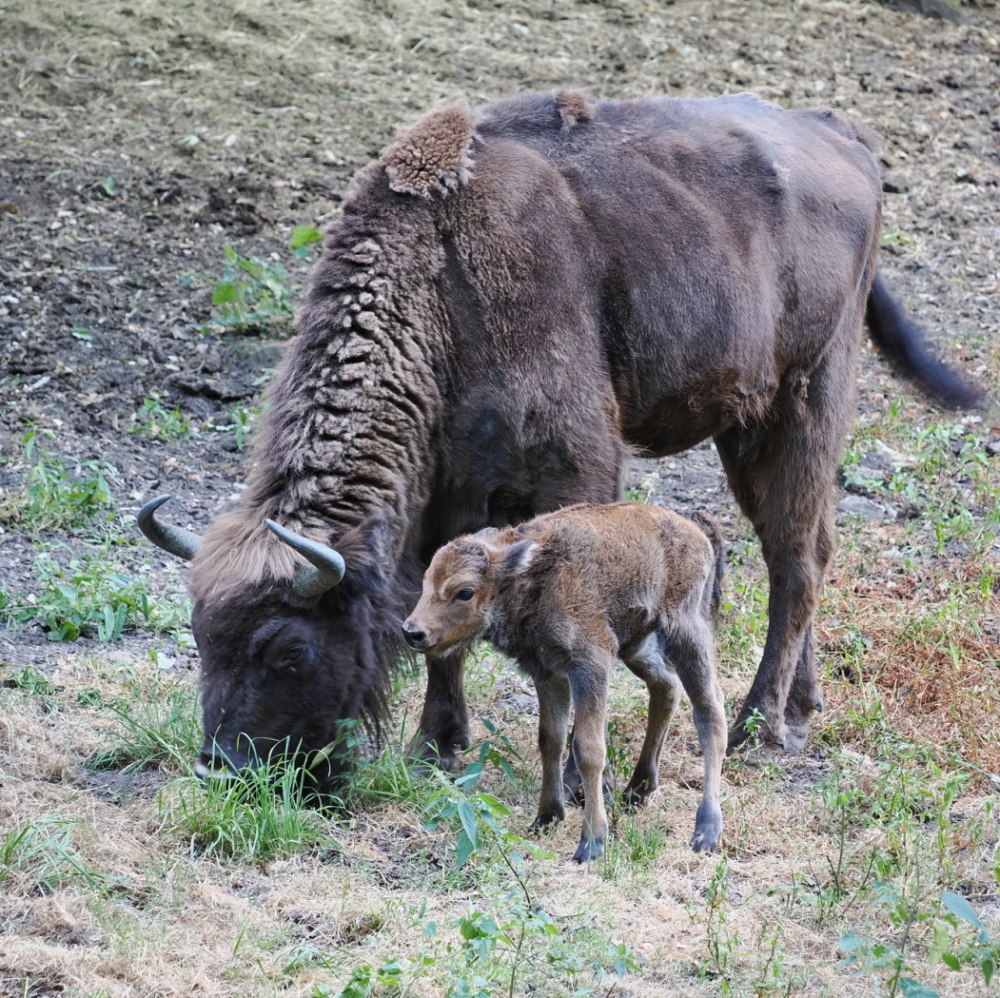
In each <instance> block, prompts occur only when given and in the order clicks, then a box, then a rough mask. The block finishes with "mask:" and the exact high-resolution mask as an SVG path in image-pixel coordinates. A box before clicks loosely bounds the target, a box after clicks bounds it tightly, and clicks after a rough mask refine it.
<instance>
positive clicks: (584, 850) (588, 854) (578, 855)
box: [573, 838, 604, 863]
mask: <svg viewBox="0 0 1000 998" xmlns="http://www.w3.org/2000/svg"><path fill="white" fill-rule="evenodd" d="M603 855H604V839H588V838H582V839H580V844H579V845H578V846H577V847H576V852H575V853H573V860H574V862H576V863H589V862H590V861H591V860H592V859H600V858H601V857H602V856H603Z"/></svg>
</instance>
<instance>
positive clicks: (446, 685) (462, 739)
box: [409, 651, 472, 773]
mask: <svg viewBox="0 0 1000 998" xmlns="http://www.w3.org/2000/svg"><path fill="white" fill-rule="evenodd" d="M464 660H465V652H464V651H456V652H451V653H449V654H447V655H441V656H436V655H428V656H427V692H426V694H425V696H424V708H423V711H422V712H421V714H420V727H419V728H418V729H417V734H416V737H415V738H414V739H413V741H412V742H411V743H410V747H409V753H410V755H413V756H416V757H417V758H420V759H424V760H427V761H432V762H436V763H438V765H440V766H441V768H442V769H446V770H448V771H449V772H452V773H454V772H457V771H458V769H459V765H460V764H459V760H458V754H457V753H458V752H460V751H462V750H463V749H467V748H468V747H469V745H471V744H472V731H471V729H470V727H469V708H468V707H467V706H466V703H465V687H464V684H463V682H462V665H463V662H464Z"/></svg>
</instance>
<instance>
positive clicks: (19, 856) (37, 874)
mask: <svg viewBox="0 0 1000 998" xmlns="http://www.w3.org/2000/svg"><path fill="white" fill-rule="evenodd" d="M78 825H79V822H76V821H71V820H69V819H67V818H50V819H45V820H41V821H37V822H34V823H33V824H29V825H23V826H21V827H20V828H15V829H14V830H13V831H10V832H8V833H7V834H6V835H5V836H4V837H3V838H2V839H0V887H3V888H5V889H9V886H10V884H9V882H10V881H13V880H14V879H15V877H18V876H20V877H22V878H27V879H28V881H29V883H30V885H31V889H32V890H35V891H38V892H39V893H41V894H54V893H55V892H56V891H57V890H58V889H59V888H60V887H63V886H65V885H66V884H68V883H71V882H74V881H76V882H82V883H83V884H84V885H85V886H87V887H89V888H93V887H99V886H100V885H101V883H102V882H103V879H104V878H103V877H102V876H101V875H100V874H98V873H95V872H94V871H93V870H91V869H89V868H88V867H87V866H86V864H85V863H84V862H83V860H82V859H81V857H80V854H79V853H78V852H77V851H76V849H75V848H74V847H73V842H72V838H73V830H74V828H76V827H77V826H78Z"/></svg>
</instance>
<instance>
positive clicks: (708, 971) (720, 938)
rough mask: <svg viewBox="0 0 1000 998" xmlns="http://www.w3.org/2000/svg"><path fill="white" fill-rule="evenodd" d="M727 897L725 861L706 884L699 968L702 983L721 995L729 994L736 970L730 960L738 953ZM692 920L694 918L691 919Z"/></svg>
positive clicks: (716, 868)
mask: <svg viewBox="0 0 1000 998" xmlns="http://www.w3.org/2000/svg"><path fill="white" fill-rule="evenodd" d="M728 896H729V865H728V864H727V863H726V860H725V858H723V859H721V860H719V862H718V863H717V864H716V867H715V870H714V871H713V872H712V877H711V879H710V880H709V882H708V890H707V893H706V897H705V901H706V904H707V908H708V916H707V919H706V921H705V945H706V946H707V948H708V959H707V960H706V961H705V962H704V963H703V964H702V965H701V967H700V968H699V973H698V976H699V977H700V978H701V979H702V980H712V981H714V982H715V983H716V985H717V987H718V989H719V994H720V995H723V996H725V995H729V994H732V991H733V984H734V976H735V969H734V967H733V957H734V955H735V953H736V952H737V951H738V950H739V948H740V946H741V945H742V944H741V943H740V940H739V937H737V936H736V935H735V934H734V933H732V932H730V930H729V929H728V928H727V926H726V921H727V919H726V901H727V899H728ZM692 917H694V916H692Z"/></svg>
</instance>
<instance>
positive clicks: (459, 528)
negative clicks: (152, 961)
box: [140, 92, 974, 768]
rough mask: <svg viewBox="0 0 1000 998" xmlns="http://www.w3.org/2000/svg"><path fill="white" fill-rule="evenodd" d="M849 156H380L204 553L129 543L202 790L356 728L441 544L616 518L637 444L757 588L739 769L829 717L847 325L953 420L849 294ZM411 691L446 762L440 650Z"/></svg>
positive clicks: (734, 142)
mask: <svg viewBox="0 0 1000 998" xmlns="http://www.w3.org/2000/svg"><path fill="white" fill-rule="evenodd" d="M872 149H873V140H872V138H871V137H870V136H869V134H868V133H867V132H866V131H865V130H864V129H863V128H862V127H861V126H859V125H858V124H857V123H855V122H854V121H852V120H850V119H848V118H845V117H842V116H841V115H839V114H837V113H835V112H832V111H826V110H816V109H793V110H785V109H782V108H780V107H778V106H776V105H774V104H769V103H767V102H765V101H762V100H759V99H757V98H755V97H752V96H746V95H742V96H729V97H719V98H714V99H704V100H694V99H671V98H655V99H646V100H634V101H592V100H590V99H589V98H587V97H586V96H584V95H582V94H579V93H565V92H557V93H548V94H524V95H521V96H517V97H513V98H510V99H509V100H505V101H501V102H500V103H498V104H495V105H493V106H491V107H486V108H482V109H477V110H469V109H467V108H461V107H457V108H448V109H446V110H444V111H438V112H433V113H431V114H429V115H427V116H425V117H424V118H422V119H421V120H419V121H418V122H417V123H416V124H414V125H413V126H412V127H410V128H409V129H406V130H404V131H403V132H402V133H401V134H400V136H399V138H398V139H397V141H396V142H395V143H393V145H391V146H390V147H389V148H388V149H387V150H386V151H385V152H384V153H383V154H382V156H381V158H380V159H379V160H378V161H377V162H375V163H373V164H371V165H370V166H369V167H367V168H365V169H364V170H362V171H361V173H360V174H359V175H358V176H357V178H356V179H355V181H354V183H353V186H352V188H351V190H350V191H349V192H348V194H347V195H346V197H345V201H344V213H343V217H342V218H341V220H340V221H338V222H337V223H336V224H335V225H334V226H333V227H332V228H331V230H330V232H329V233H328V235H327V237H326V243H325V248H324V255H323V258H322V260H321V262H320V263H319V265H318V266H317V268H316V272H315V274H314V277H313V280H312V286H311V289H310V291H309V293H308V296H307V298H306V300H305V302H304V304H303V307H302V309H301V312H300V314H299V319H298V330H299V335H298V337H297V338H296V339H295V340H294V341H293V342H292V343H291V344H290V345H289V347H288V348H287V350H286V352H285V357H284V359H283V362H282V364H281V367H280V369H279V371H278V373H277V376H276V379H275V382H274V384H273V387H272V388H271V390H270V392H269V396H268V399H269V408H268V411H267V414H266V417H265V420H264V425H263V429H262V430H261V432H260V434H259V437H258V439H257V441H256V444H255V451H254V465H253V468H252V470H251V472H250V478H249V482H248V488H247V489H246V491H245V492H244V493H243V495H242V496H241V498H240V500H239V501H238V503H237V505H236V507H235V509H233V510H232V511H231V512H229V513H227V514H225V515H223V516H221V517H220V518H218V519H217V520H216V521H215V522H214V523H213V524H212V525H211V526H210V527H209V529H208V531H207V532H206V534H205V536H204V538H203V539H201V540H199V539H198V538H197V537H195V536H194V535H192V534H190V533H188V532H185V531H183V530H180V531H178V530H176V529H175V528H171V527H170V525H169V524H164V523H160V522H159V521H158V520H157V519H156V516H155V505H156V502H157V501H154V503H151V504H149V505H148V506H147V508H146V509H144V510H143V511H142V513H141V516H140V521H141V525H142V526H143V529H144V530H145V531H146V532H147V534H148V535H149V536H150V537H152V538H154V539H155V540H156V542H157V543H159V544H161V545H162V546H164V547H165V548H166V549H167V550H169V551H172V552H174V553H176V554H181V555H183V556H185V557H191V556H192V555H193V556H194V561H193V564H192V570H191V582H190V588H191V592H192V594H193V596H194V599H195V610H194V617H193V629H194V634H195V637H196V639H197V642H198V647H199V649H200V652H201V661H202V680H203V693H204V720H205V728H206V736H207V741H206V746H205V752H204V756H203V760H202V764H203V765H204V766H205V767H207V768H212V767H213V766H215V765H216V764H223V765H226V766H239V765H240V764H241V763H242V762H243V760H244V758H245V757H246V756H250V757H253V756H254V755H259V754H260V753H261V752H265V751H270V749H271V748H273V747H274V746H276V745H278V746H280V745H285V744H292V745H301V746H302V747H303V748H305V749H317V748H321V747H324V746H326V745H327V744H328V743H329V742H330V741H332V740H334V739H335V738H336V736H337V732H338V727H339V722H340V721H341V720H343V719H348V718H355V717H358V716H365V717H368V718H375V719H377V718H378V717H379V716H381V715H382V713H383V707H384V702H385V698H384V691H385V689H386V685H387V681H388V677H389V674H390V670H391V669H392V668H393V666H394V665H395V663H396V662H397V661H398V658H399V639H398V633H399V623H400V621H401V620H402V617H403V611H404V608H405V607H406V606H408V605H411V604H410V601H411V600H412V599H413V598H414V596H415V594H416V592H417V588H418V583H419V579H420V577H421V574H422V572H423V570H424V568H425V567H426V566H427V564H428V562H429V560H430V557H431V555H432V554H433V552H434V551H435V550H436V548H437V547H438V546H440V545H441V544H443V543H445V542H446V541H448V540H449V539H450V538H453V537H455V536H456V535H458V534H460V533H464V532H468V531H470V530H475V529H478V528H480V527H484V526H487V525H494V526H502V525H504V524H508V523H515V522H519V521H521V520H525V519H528V518H530V517H532V516H534V515H536V514H538V513H542V512H546V511H549V510H553V509H556V508H558V507H560V506H565V505H567V504H569V503H574V502H580V501H593V502H608V501H612V500H614V499H616V498H619V494H620V486H621V477H622V467H623V463H624V461H625V457H626V454H627V452H628V449H629V448H630V447H631V448H634V449H637V450H639V451H641V452H643V453H645V454H649V455H664V454H672V453H676V452H677V451H680V450H683V449H684V448H686V447H690V446H691V445H693V444H695V443H697V442H699V441H701V440H704V439H706V438H708V437H711V438H713V439H714V440H715V443H716V446H717V448H718V451H719V454H720V456H721V459H722V463H723V466H724V468H725V470H726V474H727V476H728V478H729V481H730V483H731V485H732V488H733V491H734V493H735V495H736V498H737V499H738V501H739V504H740V506H741V508H742V509H743V511H744V512H745V513H746V515H747V516H748V517H749V518H750V520H751V522H752V523H753V525H754V527H755V529H756V531H757V533H758V535H759V536H760V538H761V543H762V547H763V553H764V559H765V561H766V563H767V567H768V572H769V576H770V583H771V592H770V606H769V630H768V635H767V640H766V643H765V646H764V651H763V657H762V659H761V663H760V667H759V669H758V672H757V676H756V678H755V680H754V682H753V685H752V687H751V689H750V692H749V694H748V696H747V698H746V700H745V701H744V704H743V708H742V712H741V714H740V716H739V718H738V719H737V723H736V726H735V728H734V729H733V732H732V737H731V744H732V745H737V744H739V743H740V742H741V741H742V740H743V739H744V738H745V737H746V735H747V731H746V726H745V724H744V722H745V721H746V719H747V718H748V717H750V716H753V715H754V712H755V711H758V712H760V714H761V715H762V716H763V718H764V720H763V722H761V724H760V725H759V726H758V727H757V730H758V731H759V733H760V737H761V738H762V739H763V740H764V742H765V743H766V744H767V745H770V746H774V747H780V746H781V745H782V744H784V745H785V746H786V747H787V748H788V749H790V750H795V749H796V748H798V747H799V746H801V745H802V743H803V741H804V739H805V737H806V733H807V731H808V728H809V723H810V717H811V715H812V713H813V712H814V711H816V710H818V709H819V708H820V706H821V704H822V698H821V696H820V690H819V687H818V685H817V682H816V675H815V667H814V659H813V636H812V619H813V612H814V610H815V608H816V604H817V600H818V598H819V591H820V585H821V581H822V577H823V571H824V568H825V566H826V564H827V562H828V560H829V558H830V553H831V550H832V546H833V534H832V528H831V511H830V505H831V503H830V494H831V485H832V482H833V478H834V470H835V467H836V464H837V460H838V457H839V454H840V451H841V446H842V442H843V439H844V435H845V432H846V430H847V427H848V426H849V425H850V421H851V416H852V413H853V394H854V392H853V386H854V379H855V371H856V362H857V353H858V345H859V332H860V329H861V322H862V316H863V314H864V312H865V308H866V303H867V304H868V306H869V315H870V325H871V331H872V335H873V337H874V338H875V339H876V341H877V342H878V343H879V345H881V346H882V347H883V348H884V349H885V350H886V352H887V353H888V354H889V355H890V356H891V357H892V358H893V359H894V360H895V361H896V363H897V364H898V366H899V367H900V368H901V370H902V371H903V372H904V373H906V374H909V375H910V376H912V377H914V378H915V379H916V380H917V381H918V383H919V384H920V385H921V386H922V387H923V388H924V389H926V390H927V391H929V392H931V393H933V394H936V395H939V396H942V397H944V398H945V399H946V400H948V401H950V402H958V403H962V402H968V401H970V400H971V399H972V398H973V397H974V396H973V394H972V393H971V392H970V391H968V390H967V389H965V387H964V386H963V385H962V384H961V383H960V382H958V381H957V380H956V379H955V378H954V376H953V375H951V373H950V372H949V371H947V369H945V368H943V367H942V366H941V365H940V364H938V363H937V362H936V361H934V360H933V359H932V358H930V357H929V356H928V355H927V354H926V352H925V351H923V349H922V347H921V346H920V342H919V337H918V335H917V333H916V331H915V330H914V329H913V327H912V326H910V325H909V324H908V323H907V322H906V321H905V320H904V319H903V317H902V315H901V314H900V313H899V311H898V309H895V307H894V305H893V302H892V299H891V298H890V297H889V295H888V293H887V292H886V290H885V288H884V287H883V286H882V285H881V283H880V282H879V281H878V280H877V279H875V283H874V284H873V283H872V282H873V276H874V273H875V256H876V249H877V246H878V238H879V222H880V202H881V182H880V178H879V170H878V164H877V162H876V159H875V156H874V155H873V153H872ZM283 528H289V529H288V530H284V531H283ZM289 530H290V531H291V532H289ZM332 548H340V549H341V552H342V553H343V558H341V557H340V555H338V554H337V552H336V551H334V550H332ZM345 562H346V575H344V569H345V564H344V563H345ZM342 575H343V576H344V577H343V582H342V583H341V584H340V585H339V586H338V585H334V582H335V581H336V580H338V579H340V577H341V576H342ZM427 675H428V679H427V698H426V702H425V706H424V710H423V714H422V716H421V720H420V733H419V737H418V742H419V743H420V744H422V745H425V746H430V745H434V746H436V748H437V751H438V752H439V753H440V757H441V760H442V762H444V763H445V764H446V765H449V764H450V765H454V764H455V762H456V757H455V751H456V749H457V748H459V747H461V746H463V745H465V744H466V743H467V741H468V738H469V727H468V717H467V711H466V706H465V701H464V695H463V684H462V658H461V654H460V653H458V652H454V653H449V654H445V655H442V656H440V657H431V658H430V659H428V663H427Z"/></svg>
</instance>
